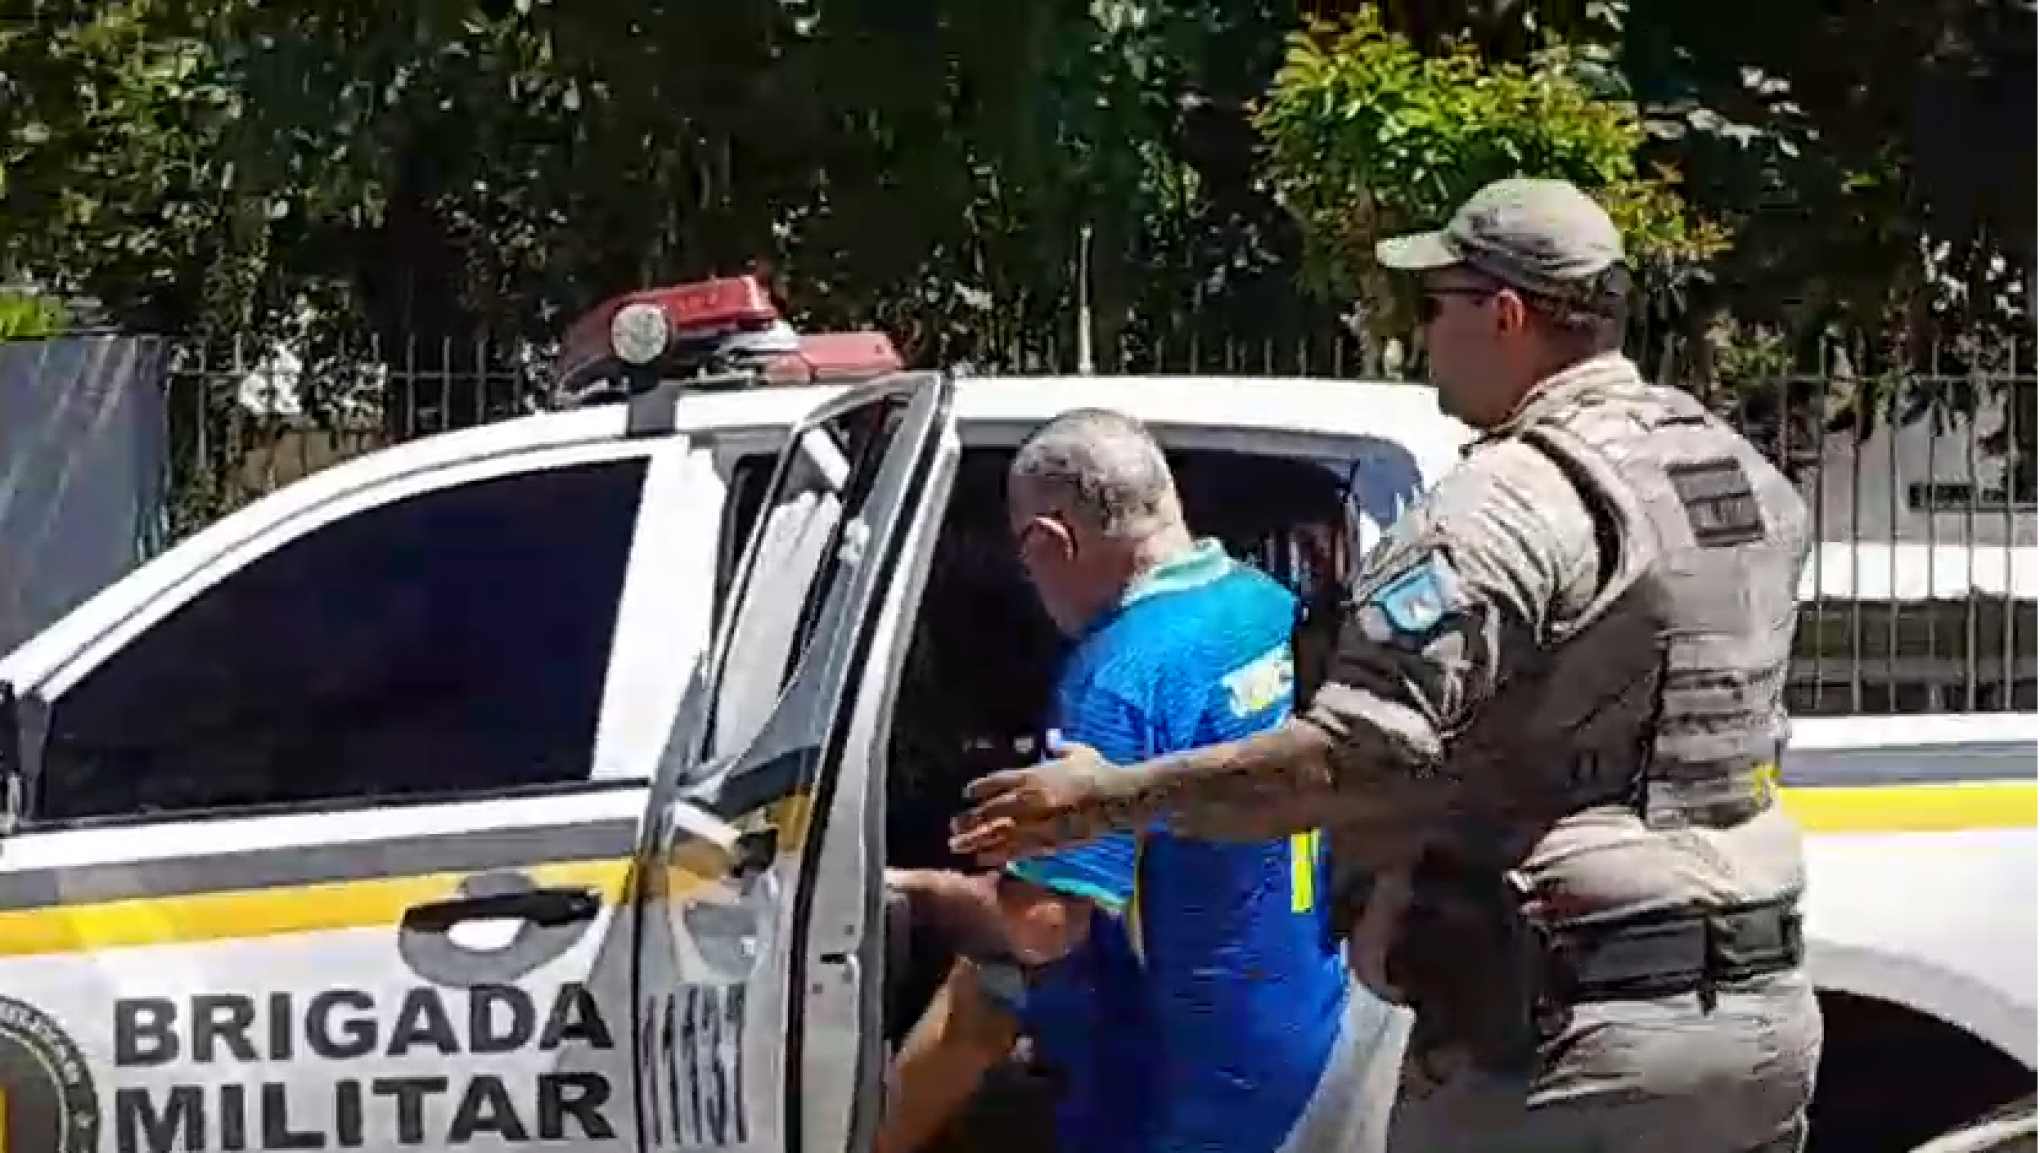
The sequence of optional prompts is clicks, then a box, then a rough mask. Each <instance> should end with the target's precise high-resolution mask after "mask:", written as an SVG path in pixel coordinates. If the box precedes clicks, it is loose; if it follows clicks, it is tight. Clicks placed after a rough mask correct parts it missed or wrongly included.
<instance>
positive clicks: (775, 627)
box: [633, 374, 958, 1153]
mask: <svg viewBox="0 0 2040 1153" xmlns="http://www.w3.org/2000/svg"><path fill="white" fill-rule="evenodd" d="M950 396H951V384H950V382H949V381H948V380H947V379H946V378H943V377H938V376H933V375H926V374H911V375H906V376H901V377H896V378H892V379H890V380H888V381H885V382H881V383H879V384H874V385H870V386H867V387H864V388H860V389H856V390H853V391H851V392H849V393H846V394H845V395H843V396H841V397H839V398H838V399H837V400H835V401H832V402H830V403H829V404H827V405H825V406H823V407H822V408H821V409H819V410H818V411H816V412H815V413H813V414H811V415H810V416H809V417H807V418H806V419H805V420H804V421H802V422H801V423H800V424H799V425H798V426H796V427H795V428H793V429H791V430H790V431H789V437H788V440H787V443H786V447H785V450H784V451H783V452H782V454H781V456H780V458H779V461H778V464H777V466H776V468H775V470H774V475H773V480H772V484H771V488H770V491H769V493H768V495H767V497H766V502H765V505H764V508H763V509H762V511H761V514H760V516H759V518H758V522H757V526H758V527H757V528H756V530H755V531H754V532H753V535H752V538H751V541H750V543H749V545H748V547H747V550H746V553H745V556H744V558H743V559H742V560H741V561H740V562H739V564H738V566H737V571H736V576H735V580H734V583H733V585H732V586H731V591H730V594H729V597H728V599H727V600H726V601H725V604H726V608H725V611H724V612H723V613H722V616H721V620H720V622H719V625H718V637H717V640H716V642H715V644H714V646H713V647H712V648H711V650H710V652H709V655H708V656H707V657H706V658H705V659H704V660H703V661H702V662H701V666H700V671H699V673H698V676H697V679H696V681H695V684H694V685H693V687H692V689H691V690H690V693H689V695H688V699H687V703H686V704H685V705H684V706H683V708H682V710H681V716H680V718H679V719H678V721H677V722H676V725H675V731H674V734H673V738H672V740H671V742H670V743H669V746H668V748H667V749H666V751H665V754H664V757H663V763H662V764H661V765H660V767H659V770H658V774H657V778H656V780H655V781H654V783H653V787H652V793H651V799H650V810H649V812H648V814H647V817H646V820H645V823H644V830H643V834H642V836H641V842H640V846H639V850H638V856H637V862H636V864H637V882H638V883H637V886H636V894H637V895H636V900H635V907H636V912H637V917H638V933H637V934H636V941H637V944H636V949H637V955H636V958H635V964H634V967H633V985H634V991H635V995H634V997H633V1004H634V1006H635V1021H634V1025H635V1029H634V1048H633V1053H634V1056H635V1062H634V1069H635V1076H634V1088H635V1100H636V1113H637V1122H638V1132H639V1135H640V1136H639V1144H640V1147H641V1148H642V1149H645V1150H647V1151H651V1150H658V1151H665V1150H674V1149H717V1150H724V1149H727V1150H757V1151H760V1153H788V1151H796V1150H828V1151H830V1153H837V1151H844V1150H851V1149H856V1148H860V1147H862V1146H863V1145H865V1144H867V1143H868V1142H869V1140H870V1137H871V1134H872V1133H873V1132H875V1128H876V1124H877V1120H878V1116H877V1114H878V1109H879V1104H880V1099H881V1085H882V1078H883V1073H884V1070H883V1068H882V1061H883V1054H882V1052H881V1045H882V1025H881V1020H880V1018H881V1014H882V1005H881V1001H882V993H883V985H882V982H883V973H882V972H881V971H880V969H881V967H882V959H883V941H882V939H881V938H882V936H883V933H882V929H883V926H882V923H881V920H880V916H881V914H880V905H881V899H882V894H881V886H882V879H883V864H884V860H883V854H884V844H883V837H884V819H885V815H884V791H883V788H882V782H876V781H873V780H872V779H871V778H872V776H873V766H874V765H876V764H879V763H882V757H880V756H876V755H874V749H875V748H882V743H883V741H884V739H885V728H886V722H885V718H886V717H887V715H888V712H887V710H886V709H885V708H884V707H883V705H882V704H880V703H879V698H880V697H882V696H885V695H886V694H887V691H888V690H887V689H886V683H887V682H888V681H889V679H890V676H891V675H892V674H891V672H890V671H889V670H895V669H896V668H897V666H898V664H899V660H898V657H899V654H898V653H897V652H893V651H892V650H893V649H896V648H898V647H899V646H900V645H902V644H903V643H904V640H903V638H904V635H905V633H906V631H907V630H906V629H905V628H904V627H903V626H902V624H901V622H902V620H903V618H905V617H906V616H907V615H909V613H910V609H911V606H912V605H913V604H914V603H915V602H916V601H917V599H918V589H919V587H920V585H921V584H922V582H923V581H924V580H925V577H926V572H927V560H928V555H927V554H928V553H929V552H931V551H932V548H933V544H934V535H935V532H936V529H937V527H938V525H939V521H940V517H941V512H942V509H943V506H944V505H945V504H946V503H947V494H948V490H949V486H950V482H951V479H952V478H953V476H954V472H955V467H956V462H957V456H958V446H957V440H956V435H955V431H954V427H953V424H952V421H951V418H950ZM874 670H877V671H876V672H874Z"/></svg>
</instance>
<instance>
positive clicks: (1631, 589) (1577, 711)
mask: <svg viewBox="0 0 2040 1153" xmlns="http://www.w3.org/2000/svg"><path fill="white" fill-rule="evenodd" d="M1589 367H1590V366H1581V369H1588V368H1589ZM1576 371H1578V370H1576ZM1526 416H1527V417H1528V419H1526V420H1525V421H1524V422H1523V423H1522V424H1521V425H1520V426H1519V427H1518V429H1517V430H1516V433H1515V435H1517V436H1520V437H1521V438H1522V439H1523V440H1524V441H1525V442H1527V443H1529V444H1531V445H1533V446H1535V447H1537V448H1538V449H1540V450H1542V451H1543V452H1544V453H1545V454H1546V456H1548V457H1549V458H1550V459H1551V460H1552V461H1554V462H1555V463H1556V464H1557V465H1558V466H1559V467H1560V468H1561V469H1562V470H1563V471H1564V472H1565V473H1566V475H1567V476H1568V478H1570V479H1571V480H1572V482H1573V484H1574V486H1575V487H1576V488H1577V489H1578V490H1579V492H1580V493H1581V494H1582V496H1583V497H1585V498H1586V500H1587V502H1588V505H1589V508H1590V509H1591V511H1592V512H1593V514H1594V517H1595V521H1596V524H1597V527H1598V529H1599V532H1600V535H1601V537H1602V541H1601V545H1602V547H1601V558H1602V565H1603V572H1602V575H1603V580H1602V582H1601V590H1600V593H1599V594H1598V595H1597V596H1596V597H1595V598H1594V600H1593V602H1592V603H1591V604H1590V605H1589V606H1588V608H1587V610H1586V611H1585V612H1584V613H1581V614H1578V615H1577V616H1576V617H1574V618H1573V621H1572V623H1571V624H1570V625H1569V626H1567V631H1566V633H1565V634H1564V635H1560V636H1555V637H1553V638H1551V639H1550V648H1549V649H1548V650H1547V654H1546V659H1545V660H1544V661H1542V662H1540V663H1539V664H1538V665H1537V666H1535V667H1534V668H1533V669H1532V670H1531V671H1530V672H1529V674H1528V675H1525V676H1522V677H1519V678H1517V679H1516V681H1514V682H1512V683H1511V684H1509V685H1508V686H1506V687H1505V688H1504V690H1503V692H1502V694H1501V699H1499V700H1496V701H1493V702H1490V704H1489V707H1488V708H1486V709H1483V710H1481V712H1482V716H1481V717H1480V718H1479V719H1478V720H1477V721H1476V722H1475V724H1474V725H1473V726H1472V727H1471V729H1470V730H1469V731H1468V732H1467V733H1464V734H1462V735H1461V738H1460V740H1459V741H1458V742H1457V746H1458V750H1457V751H1458V752H1459V753H1460V754H1461V755H1474V756H1480V755H1504V756H1510V757H1512V758H1520V757H1521V756H1522V755H1523V753H1524V752H1525V750H1526V749H1552V750H1553V751H1558V749H1559V748H1562V747H1564V746H1568V745H1569V746H1570V749H1569V753H1570V755H1565V756H1559V757H1555V758H1553V759H1552V760H1550V761H1547V762H1545V763H1546V764H1547V765H1548V766H1549V767H1550V768H1552V769H1559V770H1562V771H1560V772H1556V773H1548V774H1547V775H1546V782H1545V785H1546V788H1547V789H1548V790H1549V791H1550V794H1551V795H1550V800H1551V802H1553V804H1554V806H1555V808H1556V809H1557V810H1558V811H1559V812H1560V813H1562V812H1564V811H1566V810H1569V809H1572V808H1575V807H1579V806H1586V805H1594V804H1605V803H1610V802H1618V801H1619V802H1623V803H1627V804H1631V805H1633V806H1634V807H1635V808H1636V809H1637V810H1638V812H1639V813H1640V814H1641V815H1642V816H1643V818H1644V822H1645V824H1646V825H1647V826H1649V827H1651V828H1657V829H1665V828H1676V827H1681V826H1686V825H1696V826H1702V827H1722V826H1728V825H1733V824H1736V823H1738V822H1740V821H1742V820H1745V819H1747V818H1748V817H1749V816H1751V815H1752V814H1753V813H1755V812H1757V811H1760V810H1761V809H1762V808H1763V807H1765V806H1766V805H1768V803H1769V802H1770V796H1771V790H1772V788H1773V784H1772V782H1773V778H1774V776H1775V771H1776V765H1777V761H1778V756H1779V752H1780V749H1781V747H1782V745H1783V743H1784V739H1785V733H1786V720H1785V713H1784V707H1783V694H1784V687H1785V675H1786V668H1787V665H1788V663H1789V661H1790V659H1791V655H1792V637H1793V633H1794V628H1795V626H1796V624H1797V619H1798V617H1797V605H1798V584H1799V574H1800V571H1801V569H1802V568H1803V566H1804V564H1805V561H1806V557H1807V553H1808V551H1809V548H1810V544H1809V539H1808V535H1809V534H1808V518H1807V513H1806V507H1805V504H1804V502H1803V501H1802V500H1801V499H1800V496H1799V493H1798V492H1797V490H1796V489H1794V487H1793V486H1792V483H1791V482H1790V481H1789V480H1787V479H1786V478H1785V476H1784V475H1783V474H1782V473H1780V472H1779V471H1778V470H1777V469H1776V468H1774V467H1772V465H1771V464H1770V463H1769V462H1768V461H1766V460H1765V459H1764V458H1763V457H1762V455H1761V454H1759V453H1758V452H1757V450H1756V448H1755V446H1753V445H1751V444H1750V442H1749V441H1748V440H1746V439H1744V438H1743V437H1742V436H1741V435H1739V434H1738V433H1737V432H1736V431H1735V430H1734V429H1732V428H1730V427H1729V426H1728V425H1726V424H1725V423H1723V422H1722V421H1721V420H1719V419H1718V418H1716V417H1715V416H1714V415H1713V414H1711V413H1709V412H1708V411H1707V410H1706V409H1705V408H1703V407H1702V406H1701V405H1700V404H1699V402H1698V401H1696V400H1694V399H1693V398H1692V397H1691V396H1688V395H1687V394H1685V393H1683V392H1679V391H1676V390H1673V389H1669V388H1661V387H1657V386H1653V385H1650V384H1647V383H1645V382H1644V381H1643V380H1642V379H1641V378H1640V377H1639V376H1638V375H1637V374H1636V372H1635V369H1634V367H1633V366H1631V365H1630V364H1629V363H1628V362H1627V361H1625V360H1620V359H1615V358H1610V359H1609V360H1607V361H1605V362H1591V375H1589V376H1588V377H1587V378H1586V379H1584V380H1575V381H1568V382H1565V387H1564V391H1563V392H1561V393H1559V394H1557V395H1553V396H1551V397H1550V404H1549V405H1548V406H1546V405H1536V406H1534V407H1533V410H1532V411H1531V412H1529V413H1527V414H1526ZM1519 707H1522V708H1528V709H1531V710H1534V711H1530V712H1527V713H1519V712H1518V711H1517V710H1518V708H1519ZM1532 718H1534V719H1532ZM1526 720H1528V721H1529V724H1528V727H1529V728H1530V729H1531V730H1532V731H1531V732H1529V733H1525V732H1524V731H1523V730H1524V728H1525V727H1526ZM1526 737H1527V738H1528V739H1527V740H1526V739H1525V738H1526Z"/></svg>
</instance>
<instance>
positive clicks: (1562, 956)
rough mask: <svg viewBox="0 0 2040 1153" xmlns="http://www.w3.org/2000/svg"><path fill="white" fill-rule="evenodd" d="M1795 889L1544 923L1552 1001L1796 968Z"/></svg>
mask: <svg viewBox="0 0 2040 1153" xmlns="http://www.w3.org/2000/svg"><path fill="white" fill-rule="evenodd" d="M1798 903H1799V899H1798V896H1797V895H1796V894H1794V895H1792V896H1788V897H1781V898H1778V899H1776V900H1771V901H1761V902H1753V903H1750V904H1746V905H1738V906H1733V907H1729V908H1723V909H1715V910H1695V909H1690V908H1681V909H1677V910H1672V911H1669V912H1666V913H1661V914H1654V915H1651V916H1646V917H1641V918H1638V917H1626V918H1623V919H1622V920H1621V921H1620V922H1616V923H1611V924H1606V925H1586V926H1583V925H1574V926H1568V927H1565V928H1557V929H1552V930H1549V931H1548V932H1549V933H1550V939H1551V946H1552V954H1553V957H1552V959H1553V961H1554V962H1555V964H1556V967H1557V969H1558V972H1557V973H1556V974H1555V978H1556V980H1555V982H1554V983H1555V984H1556V986H1557V987H1556V988H1554V989H1552V990H1551V993H1552V994H1554V995H1555V996H1556V997H1557V998H1558V999H1559V1000H1561V1001H1564V1002H1569V1003H1572V1004H1578V1003H1580V1002H1584V1001H1622V1000H1643V999H1648V998H1654V997H1673V996H1677V995H1679V994H1681V993H1692V992H1698V993H1699V994H1700V996H1701V998H1702V1000H1703V1002H1705V1003H1706V1004H1707V1006H1708V1007H1710V1008H1711V1007H1712V1002H1713V998H1714V995H1715V992H1716V990H1717V989H1718V987H1719V986H1721V985H1724V984H1731V983H1734V982H1737V981H1746V980H1749V979H1751V978H1754V977H1761V976H1765V975H1767V974H1771V973H1782V972H1785V971H1787V970H1790V969H1796V968H1798V967H1799V965H1800V963H1801V962H1802V961H1804V960H1805V957H1806V942H1805V938H1804V936H1803V935H1802V932H1801V928H1800V914H1799V908H1798Z"/></svg>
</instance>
